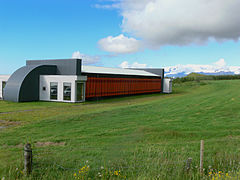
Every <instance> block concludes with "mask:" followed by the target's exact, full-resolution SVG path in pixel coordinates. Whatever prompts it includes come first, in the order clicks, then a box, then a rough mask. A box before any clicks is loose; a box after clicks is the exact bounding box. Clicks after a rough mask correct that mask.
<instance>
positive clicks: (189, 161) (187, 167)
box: [186, 158, 192, 173]
mask: <svg viewBox="0 0 240 180" xmlns="http://www.w3.org/2000/svg"><path fill="white" fill-rule="evenodd" d="M191 164H192V158H188V159H187V161H186V171H187V173H189V171H190V169H191Z"/></svg>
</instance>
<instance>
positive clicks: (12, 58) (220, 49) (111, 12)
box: [0, 0, 240, 74]
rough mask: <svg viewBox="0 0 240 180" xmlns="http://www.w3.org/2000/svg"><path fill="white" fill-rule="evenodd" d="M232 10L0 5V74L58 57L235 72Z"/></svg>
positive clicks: (157, 3)
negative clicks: (34, 61) (33, 61)
mask: <svg viewBox="0 0 240 180" xmlns="http://www.w3.org/2000/svg"><path fill="white" fill-rule="evenodd" d="M239 8H240V1H239V0H230V1H226V0H211V1H209V0H181V1H179V0H51V1H49V0H34V1H33V0H21V1H19V0H0V74H10V73H13V72H14V71H15V70H16V69H18V68H19V67H21V66H24V65H25V61H26V60H35V59H36V60H38V59H65V58H82V59H83V63H84V64H87V65H96V66H104V67H122V68H128V67H154V68H156V67H166V68H169V67H178V68H182V67H188V66H191V67H195V66H201V67H202V66H203V67H210V68H211V70H213V69H214V68H219V67H221V68H222V69H225V70H226V69H229V67H232V68H231V69H237V70H236V72H237V73H240V72H239V69H240V42H239V38H240V18H239V13H238V11H239ZM238 67H239V68H238ZM196 69H199V68H196Z"/></svg>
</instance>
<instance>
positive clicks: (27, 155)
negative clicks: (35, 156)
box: [24, 143, 32, 175]
mask: <svg viewBox="0 0 240 180" xmlns="http://www.w3.org/2000/svg"><path fill="white" fill-rule="evenodd" d="M24 172H25V173H26V174H27V175H29V174H30V173H31V172H32V148H31V144H30V143H27V144H26V145H25V146H24Z"/></svg>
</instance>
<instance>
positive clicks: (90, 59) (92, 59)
mask: <svg viewBox="0 0 240 180" xmlns="http://www.w3.org/2000/svg"><path fill="white" fill-rule="evenodd" d="M72 58H78V59H82V63H83V64H96V63H97V62H99V61H100V57H99V56H89V55H85V54H81V53H80V52H79V51H75V52H73V54H72Z"/></svg>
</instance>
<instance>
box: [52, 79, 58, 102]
mask: <svg viewBox="0 0 240 180" xmlns="http://www.w3.org/2000/svg"><path fill="white" fill-rule="evenodd" d="M57 95H58V83H57V82H51V83H50V99H53V100H57V99H58V97H57Z"/></svg>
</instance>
